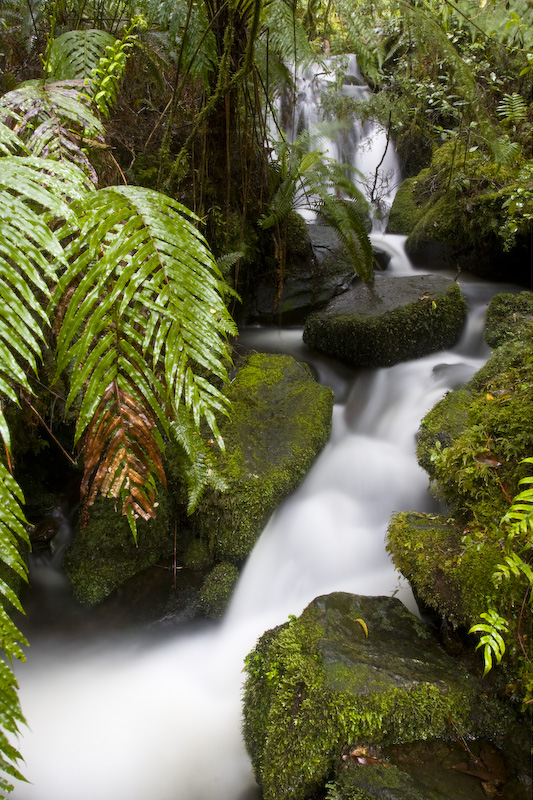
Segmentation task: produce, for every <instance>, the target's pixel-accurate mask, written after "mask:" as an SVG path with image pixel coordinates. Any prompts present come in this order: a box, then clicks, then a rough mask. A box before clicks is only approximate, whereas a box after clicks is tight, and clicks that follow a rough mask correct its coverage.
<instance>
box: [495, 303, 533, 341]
mask: <svg viewBox="0 0 533 800" xmlns="http://www.w3.org/2000/svg"><path fill="white" fill-rule="evenodd" d="M532 325H533V292H521V293H520V294H497V295H495V296H494V297H493V298H492V300H491V301H490V303H489V307H488V309H487V316H486V324H485V340H486V342H487V344H489V345H490V346H491V347H499V346H500V345H501V344H503V343H504V342H506V341H508V340H509V339H511V338H515V337H517V336H521V335H523V334H527V331H528V329H531V328H532Z"/></svg>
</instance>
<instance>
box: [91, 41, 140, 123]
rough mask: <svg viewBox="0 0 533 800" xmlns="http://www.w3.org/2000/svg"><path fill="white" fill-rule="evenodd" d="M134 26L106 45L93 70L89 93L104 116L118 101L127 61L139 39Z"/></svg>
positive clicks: (106, 115)
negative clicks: (119, 88)
mask: <svg viewBox="0 0 533 800" xmlns="http://www.w3.org/2000/svg"><path fill="white" fill-rule="evenodd" d="M133 27H134V25H131V26H130V28H129V29H127V30H126V31H125V32H124V34H123V36H122V38H120V39H114V40H113V42H112V43H111V44H108V45H107V46H106V48H105V52H104V53H103V54H102V55H101V57H100V58H99V59H98V64H97V65H96V66H95V67H94V68H93V69H92V71H91V77H90V81H89V84H88V87H87V93H88V95H89V97H91V99H92V101H93V102H94V104H95V106H96V107H97V108H98V110H99V112H100V113H101V114H102V115H103V116H104V117H108V116H109V114H110V112H111V108H112V106H113V105H114V104H115V103H116V99H117V92H118V87H119V85H120V82H121V80H122V77H123V75H124V70H125V69H126V61H127V59H128V56H129V54H130V50H131V48H132V47H133V45H134V43H135V41H136V39H137V37H136V36H135V35H134V34H132V33H131V30H132V29H133Z"/></svg>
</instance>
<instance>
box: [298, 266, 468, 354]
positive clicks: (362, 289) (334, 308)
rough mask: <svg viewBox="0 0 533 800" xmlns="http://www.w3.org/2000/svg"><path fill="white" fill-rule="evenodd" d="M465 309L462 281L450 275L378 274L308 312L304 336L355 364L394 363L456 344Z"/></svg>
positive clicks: (309, 343) (312, 343)
mask: <svg viewBox="0 0 533 800" xmlns="http://www.w3.org/2000/svg"><path fill="white" fill-rule="evenodd" d="M466 312H467V307H466V301H465V299H464V297H463V295H462V293H461V290H460V288H459V286H458V285H457V284H456V283H454V282H453V281H450V280H448V279H446V278H443V277H441V276H435V275H420V276H418V275H417V276H408V277H388V276H380V275H378V276H376V279H375V281H374V282H373V283H371V284H361V285H357V286H355V287H353V288H352V289H350V290H349V291H347V292H345V293H344V294H343V295H342V296H340V297H337V298H335V299H334V300H332V301H331V303H329V305H328V306H327V307H326V308H325V309H324V310H323V311H321V312H319V313H317V314H313V315H312V316H311V317H309V318H308V319H307V320H306V323H305V327H304V336H303V338H304V342H305V343H306V344H307V345H309V346H310V347H314V348H315V349H317V350H321V351H322V352H324V353H327V354H328V355H331V356H334V357H335V358H339V359H341V360H342V361H345V362H346V363H348V364H351V365H353V366H364V367H381V366H390V365H392V364H396V363H398V362H399V361H406V360H409V359H412V358H418V357H421V356H423V355H427V354H428V353H432V352H435V351H437V350H444V349H448V348H450V347H453V345H454V344H456V342H457V341H458V339H459V337H460V335H461V332H462V329H463V327H464V323H465V320H466Z"/></svg>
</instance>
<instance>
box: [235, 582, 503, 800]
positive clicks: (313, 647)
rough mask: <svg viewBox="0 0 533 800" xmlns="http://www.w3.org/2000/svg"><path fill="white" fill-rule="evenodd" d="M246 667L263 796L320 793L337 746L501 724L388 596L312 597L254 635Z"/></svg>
mask: <svg viewBox="0 0 533 800" xmlns="http://www.w3.org/2000/svg"><path fill="white" fill-rule="evenodd" d="M246 671H247V680H246V686H245V698H244V737H245V742H246V746H247V749H248V752H249V753H250V756H251V759H252V765H253V768H254V772H255V775H256V779H257V781H258V783H259V784H260V786H261V788H262V791H263V797H264V798H265V800H289V798H294V800H304V798H308V797H310V796H312V795H313V794H314V793H315V792H318V791H320V790H321V789H322V788H323V786H324V783H325V782H326V780H327V778H328V776H329V775H330V774H331V773H332V770H333V769H334V767H335V765H336V764H338V763H339V759H340V758H341V756H342V754H343V753H346V750H345V748H346V747H348V748H349V751H348V752H352V751H353V749H354V748H355V747H357V746H359V747H360V746H364V747H366V748H372V747H375V746H376V745H377V746H380V747H381V746H392V745H394V744H398V743H405V742H414V741H419V740H421V739H427V738H435V737H442V736H446V735H447V734H448V731H449V720H450V719H452V720H454V724H456V725H457V726H459V727H460V729H461V731H463V732H465V733H466V734H467V735H469V736H470V735H477V734H478V733H479V732H480V729H481V728H482V727H484V726H486V725H487V724H488V725H489V727H491V730H490V733H491V734H492V733H495V731H496V729H497V728H498V726H499V725H500V724H502V719H501V717H500V714H499V711H497V712H494V711H493V709H492V708H491V706H490V703H489V701H486V700H485V699H484V698H482V696H481V690H480V686H479V684H478V682H477V680H476V679H475V678H473V677H472V676H471V675H469V674H468V673H467V672H466V670H464V669H463V668H461V667H460V666H459V665H458V664H457V663H456V662H455V661H454V660H453V659H452V658H450V657H449V656H448V655H447V654H446V653H445V652H444V651H443V650H442V648H440V647H439V645H438V644H437V642H436V641H435V640H434V638H433V637H432V636H431V634H430V633H429V630H428V628H427V627H426V626H424V625H423V624H422V623H421V622H420V620H419V619H418V618H417V617H415V616H414V615H412V614H411V613H410V612H409V611H408V610H407V609H406V608H405V606H403V605H402V603H401V602H400V601H399V600H397V599H394V598H387V597H362V596H358V595H350V594H346V593H342V592H338V593H334V594H331V595H326V596H323V597H318V598H316V599H315V600H314V601H313V602H312V603H311V604H310V605H309V606H308V607H307V608H306V609H305V611H304V612H303V613H302V615H301V616H300V617H299V618H298V619H296V618H291V620H290V621H289V622H288V623H285V624H284V625H282V626H279V627H278V628H275V629H273V630H271V631H267V632H266V633H265V634H264V635H263V636H262V637H261V639H260V640H259V642H258V644H257V646H256V648H255V650H254V651H252V652H251V653H250V654H249V656H248V657H247V660H246ZM370 755H371V757H372V758H375V755H372V752H371V753H370ZM341 760H342V759H341ZM351 760H352V762H353V763H358V764H361V762H360V761H357V759H355V760H354V759H351ZM378 760H379V759H378ZM378 766H379V765H378ZM375 767H376V762H375V761H374V762H373V761H368V760H367V761H366V762H365V769H367V768H368V769H374V768H375ZM351 796H352V795H347V797H351ZM353 796H354V797H359V795H357V794H354V795H353ZM377 796H380V795H377ZM382 796H383V797H389V795H382ZM408 796H409V795H406V794H404V795H402V796H401V797H402V800H403V798H407V797H408ZM361 797H365V798H366V797H367V795H365V794H362V795H361ZM369 797H373V795H369ZM412 797H416V795H413V796H412ZM412 797H411V798H410V800H412ZM424 800H427V799H426V797H425V796H424Z"/></svg>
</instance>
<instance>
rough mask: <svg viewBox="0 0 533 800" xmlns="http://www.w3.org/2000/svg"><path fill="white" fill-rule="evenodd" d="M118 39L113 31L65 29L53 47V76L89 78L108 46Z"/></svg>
mask: <svg viewBox="0 0 533 800" xmlns="http://www.w3.org/2000/svg"><path fill="white" fill-rule="evenodd" d="M114 42H115V37H114V36H112V35H111V34H110V33H107V31H102V30H97V29H95V28H89V29H87V30H77V31H67V32H66V33H63V34H62V35H61V36H58V37H57V39H54V41H53V42H52V45H51V47H50V52H49V57H48V64H49V67H48V69H49V77H51V78H52V80H55V81H64V80H67V81H70V80H73V79H74V80H82V81H86V80H88V79H89V78H90V77H91V73H92V70H93V69H96V67H97V66H98V63H99V61H100V58H101V57H102V56H103V55H105V52H106V47H107V46H109V45H113V43H114Z"/></svg>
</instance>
